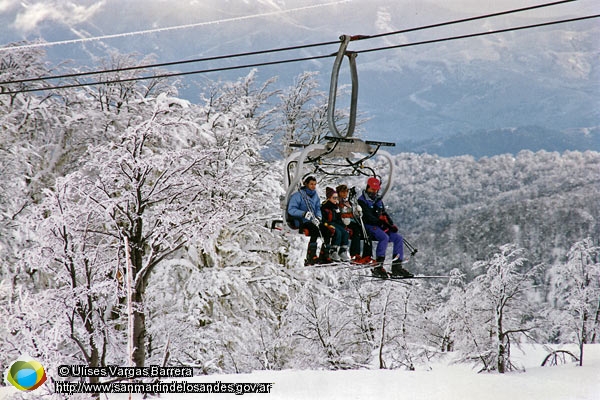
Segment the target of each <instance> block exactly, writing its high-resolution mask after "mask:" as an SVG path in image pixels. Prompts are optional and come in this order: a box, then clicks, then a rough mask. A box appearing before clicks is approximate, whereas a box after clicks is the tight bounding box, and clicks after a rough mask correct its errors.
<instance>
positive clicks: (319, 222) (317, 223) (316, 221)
mask: <svg viewBox="0 0 600 400" xmlns="http://www.w3.org/2000/svg"><path fill="white" fill-rule="evenodd" d="M310 222H312V223H313V224H314V225H316V226H319V225H321V220H320V219H319V218H318V217H315V216H313V217H312V218H311V220H310Z"/></svg>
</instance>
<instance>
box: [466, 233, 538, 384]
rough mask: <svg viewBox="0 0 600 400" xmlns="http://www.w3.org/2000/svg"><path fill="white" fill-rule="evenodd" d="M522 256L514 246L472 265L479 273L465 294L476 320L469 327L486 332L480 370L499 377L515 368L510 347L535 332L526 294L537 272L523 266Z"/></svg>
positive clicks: (533, 268) (534, 269)
mask: <svg viewBox="0 0 600 400" xmlns="http://www.w3.org/2000/svg"><path fill="white" fill-rule="evenodd" d="M522 253H523V250H522V249H520V248H518V247H516V246H515V245H503V246H501V247H500V251H499V252H498V253H495V254H494V255H493V256H492V257H491V258H490V259H488V260H485V261H479V262H477V263H475V264H474V266H473V268H475V269H478V270H483V273H482V274H481V275H479V276H477V277H476V278H475V279H474V280H473V281H472V282H471V283H470V284H469V290H468V291H467V296H468V297H469V298H470V299H471V302H472V303H471V304H470V306H471V307H474V311H475V313H474V314H473V315H475V316H476V318H477V319H476V320H474V321H472V324H473V326H472V327H473V328H476V325H481V326H485V327H487V328H486V330H487V331H488V332H487V335H488V338H489V340H488V341H487V343H486V348H485V351H486V355H485V356H482V358H481V359H482V360H484V369H487V370H497V371H498V372H499V373H504V372H506V371H509V370H511V369H514V368H515V366H514V364H513V363H512V362H511V358H510V357H511V344H513V342H514V343H519V338H520V336H523V335H525V336H527V335H529V334H530V332H531V331H532V330H533V329H534V328H535V322H534V321H533V315H532V313H531V310H530V301H531V300H530V299H529V298H528V297H527V293H528V291H529V289H530V288H531V282H532V280H533V278H534V276H535V275H536V274H537V273H538V271H537V268H536V267H529V266H528V265H527V263H526V259H525V258H524V257H522ZM474 336H475V335H474ZM473 339H474V340H475V339H479V338H476V337H473ZM479 340H481V339H479Z"/></svg>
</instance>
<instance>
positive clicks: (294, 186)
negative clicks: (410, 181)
mask: <svg viewBox="0 0 600 400" xmlns="http://www.w3.org/2000/svg"><path fill="white" fill-rule="evenodd" d="M360 37H361V36H349V35H342V36H340V42H341V43H340V48H339V50H338V52H337V54H336V58H335V61H334V64H333V70H332V73H331V82H330V87H329V99H328V106H327V124H328V128H329V131H330V132H331V134H332V136H326V137H324V138H323V139H324V141H325V142H322V143H311V144H302V143H291V144H290V147H295V148H300V149H301V150H298V151H295V152H292V153H291V154H290V155H289V156H288V157H287V158H286V160H285V166H284V188H285V196H284V197H283V198H282V201H281V203H282V204H281V206H282V208H283V210H284V216H285V217H287V206H288V203H289V199H290V197H291V195H292V194H293V193H294V192H295V191H296V190H298V189H299V188H300V187H301V182H302V180H303V179H304V178H305V177H306V176H308V175H310V174H326V175H335V176H356V175H365V176H374V177H379V175H378V174H377V173H376V172H375V170H374V169H373V168H371V167H367V166H365V164H364V163H365V161H367V160H369V159H371V158H373V157H375V156H376V155H377V156H381V157H383V158H384V159H385V160H386V161H387V165H388V167H387V168H388V173H387V181H386V183H385V186H384V187H382V189H381V191H380V194H381V196H382V197H383V198H384V199H385V197H386V195H387V193H388V192H389V190H390V188H391V185H392V182H393V174H394V162H393V159H392V156H391V154H390V153H388V152H387V151H384V150H381V147H391V146H395V145H396V144H395V143H391V142H380V141H370V140H367V141H365V140H362V139H359V138H355V137H353V134H354V128H355V126H356V109H357V107H356V105H357V102H358V73H357V69H356V56H357V53H356V52H352V51H347V47H348V44H349V43H350V41H352V40H356V39H359V38H360ZM344 56H347V57H348V62H349V67H350V77H351V81H352V92H351V98H350V115H349V121H348V125H347V127H346V129H345V131H344V130H340V129H338V127H337V126H336V123H335V118H334V116H335V103H336V97H337V84H338V77H339V71H340V67H341V64H342V61H343V58H344ZM307 167H312V168H311V169H312V170H311V171H309V172H306V170H307V169H308V168H307ZM331 168H333V170H331ZM365 170H367V171H368V172H365ZM285 219H286V220H287V218H285Z"/></svg>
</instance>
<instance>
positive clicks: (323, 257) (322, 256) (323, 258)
mask: <svg viewBox="0 0 600 400" xmlns="http://www.w3.org/2000/svg"><path fill="white" fill-rule="evenodd" d="M330 254H331V249H330V247H329V245H323V246H321V252H320V253H319V262H318V263H319V264H331V263H332V262H333V260H332V259H331V257H330Z"/></svg>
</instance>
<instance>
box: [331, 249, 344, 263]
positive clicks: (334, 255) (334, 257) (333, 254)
mask: <svg viewBox="0 0 600 400" xmlns="http://www.w3.org/2000/svg"><path fill="white" fill-rule="evenodd" d="M339 251H340V247H339V246H331V249H329V258H330V259H331V261H333V262H340V261H341V260H342V259H341V258H340V255H339Z"/></svg>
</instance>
